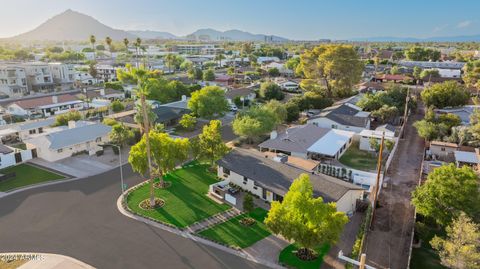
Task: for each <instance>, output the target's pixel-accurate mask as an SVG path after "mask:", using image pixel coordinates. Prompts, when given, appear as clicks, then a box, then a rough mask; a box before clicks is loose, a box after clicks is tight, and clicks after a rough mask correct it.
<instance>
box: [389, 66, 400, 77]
mask: <svg viewBox="0 0 480 269" xmlns="http://www.w3.org/2000/svg"><path fill="white" fill-rule="evenodd" d="M390 74H392V75H398V74H400V69H399V68H398V66H396V65H395V66H393V67H392V69H390Z"/></svg>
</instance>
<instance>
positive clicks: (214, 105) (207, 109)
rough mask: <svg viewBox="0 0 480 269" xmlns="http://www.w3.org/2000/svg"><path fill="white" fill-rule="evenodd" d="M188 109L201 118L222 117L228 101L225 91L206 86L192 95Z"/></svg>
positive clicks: (226, 109)
mask: <svg viewBox="0 0 480 269" xmlns="http://www.w3.org/2000/svg"><path fill="white" fill-rule="evenodd" d="M188 108H189V109H190V110H192V112H193V113H194V114H195V115H196V116H198V117H201V118H212V117H215V116H223V115H224V114H225V112H226V111H228V101H227V99H226V98H225V91H224V90H222V89H221V88H220V87H217V86H207V87H204V88H202V89H201V90H199V91H196V92H193V93H192V98H190V100H189V101H188Z"/></svg>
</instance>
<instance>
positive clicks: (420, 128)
mask: <svg viewBox="0 0 480 269" xmlns="http://www.w3.org/2000/svg"><path fill="white" fill-rule="evenodd" d="M413 126H414V127H415V128H416V129H417V132H418V135H419V136H420V137H422V138H423V139H425V140H427V141H432V140H435V139H437V138H439V137H442V136H443V135H444V134H446V133H447V132H448V129H447V128H446V126H444V125H438V124H435V123H434V122H431V121H428V120H420V121H417V122H415V123H414V124H413Z"/></svg>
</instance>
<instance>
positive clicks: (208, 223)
mask: <svg viewBox="0 0 480 269" xmlns="http://www.w3.org/2000/svg"><path fill="white" fill-rule="evenodd" d="M240 214H241V212H240V211H239V210H238V209H236V208H235V207H232V208H230V209H229V210H227V211H224V212H221V213H219V214H217V215H214V216H211V217H209V218H207V219H204V220H202V221H200V222H197V223H194V224H192V225H190V226H188V227H187V230H188V231H189V232H191V233H197V232H199V231H201V230H205V229H208V228H209V227H212V226H214V225H216V224H219V223H223V222H226V221H228V220H229V219H231V218H234V217H236V216H238V215H240Z"/></svg>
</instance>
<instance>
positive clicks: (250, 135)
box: [232, 107, 278, 141]
mask: <svg viewBox="0 0 480 269" xmlns="http://www.w3.org/2000/svg"><path fill="white" fill-rule="evenodd" d="M277 120H278V118H277V116H276V115H275V114H273V111H270V110H267V109H265V108H261V107H250V108H249V109H248V110H247V111H242V112H241V113H239V114H238V115H237V117H236V118H235V120H234V121H233V123H232V128H233V132H234V133H235V134H236V135H239V136H242V137H246V138H247V139H248V140H249V141H252V140H253V139H254V138H256V137H259V136H261V135H264V134H267V133H269V132H271V131H272V130H273V129H274V128H275V126H276V124H277Z"/></svg>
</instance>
